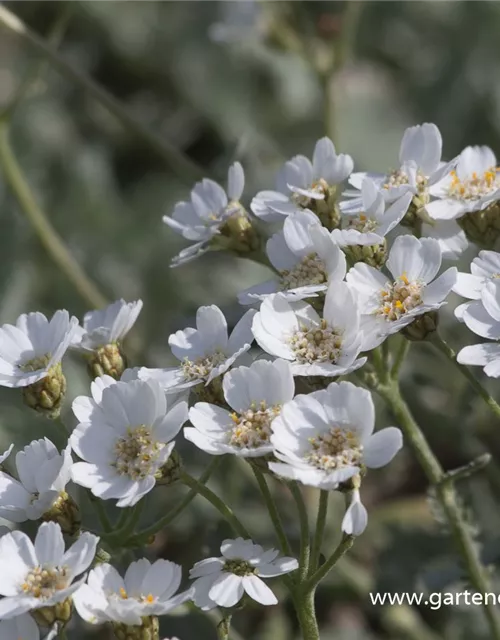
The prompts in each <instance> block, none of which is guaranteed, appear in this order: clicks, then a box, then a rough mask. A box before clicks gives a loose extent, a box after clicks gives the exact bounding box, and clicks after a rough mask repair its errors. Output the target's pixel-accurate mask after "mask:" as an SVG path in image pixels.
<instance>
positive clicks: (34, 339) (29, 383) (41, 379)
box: [0, 311, 78, 417]
mask: <svg viewBox="0 0 500 640" xmlns="http://www.w3.org/2000/svg"><path fill="white" fill-rule="evenodd" d="M77 327H78V319H77V318H75V317H71V318H70V316H69V314H68V312H67V311H56V312H55V314H54V315H53V316H52V318H51V319H50V320H47V318H46V317H45V316H44V315H43V313H39V312H35V313H28V314H23V315H22V316H19V318H18V319H17V322H16V325H15V326H14V325H11V324H4V325H3V327H1V328H0V385H2V386H4V387H12V388H18V387H23V388H24V399H25V402H26V403H27V404H28V405H29V406H30V407H32V408H33V409H36V410H37V411H39V412H41V413H46V414H47V415H48V416H49V417H56V416H57V415H59V411H60V407H61V404H62V401H63V399H64V393H65V390H66V379H65V378H64V376H63V374H62V368H61V360H62V358H63V356H64V354H65V353H66V350H67V349H68V347H69V346H70V343H71V341H72V339H73V336H74V335H75V332H76V331H77Z"/></svg>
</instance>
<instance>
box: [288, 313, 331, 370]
mask: <svg viewBox="0 0 500 640" xmlns="http://www.w3.org/2000/svg"><path fill="white" fill-rule="evenodd" d="M288 344H289V346H290V348H291V349H292V351H293V353H294V354H295V359H296V361H297V362H298V363H300V364H312V363H313V362H336V361H337V360H338V358H339V357H340V354H341V350H342V335H341V333H340V332H339V331H337V330H336V329H333V328H332V327H329V326H328V323H327V321H326V320H325V319H322V320H321V323H320V324H319V325H317V326H315V327H308V326H306V325H304V324H301V325H300V329H299V330H298V331H296V332H295V333H293V334H292V335H291V336H290V338H288Z"/></svg>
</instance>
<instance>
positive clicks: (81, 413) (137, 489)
mask: <svg viewBox="0 0 500 640" xmlns="http://www.w3.org/2000/svg"><path fill="white" fill-rule="evenodd" d="M91 393H92V397H91V398H89V397H86V396H80V397H78V398H76V400H75V401H74V402H73V413H74V414H75V416H76V417H77V418H78V420H79V424H78V425H77V427H76V428H75V429H74V431H73V433H72V434H71V437H70V442H71V446H72V448H73V450H74V451H75V452H76V453H77V454H78V455H79V456H80V458H82V460H84V462H77V463H75V464H74V465H73V467H72V470H71V474H72V479H73V481H74V482H76V483H77V484H80V485H82V486H83V487H87V488H88V489H90V490H91V491H92V493H93V494H94V495H95V496H97V497H98V498H101V499H102V500H109V499H110V498H113V499H117V500H118V502H117V506H119V507H131V506H133V505H134V504H136V503H137V502H138V501H139V500H140V499H141V498H142V497H143V496H144V495H145V494H146V493H148V492H149V491H151V489H152V488H153V487H154V486H155V484H156V480H157V479H158V478H160V477H161V473H162V471H161V469H162V467H163V466H164V465H165V464H166V463H167V461H168V459H169V456H170V454H171V453H172V450H173V448H174V446H175V443H174V441H173V439H174V438H175V436H176V435H177V433H178V432H179V430H180V428H181V427H182V425H183V424H184V422H185V421H186V419H187V403H186V402H182V401H181V402H178V403H177V404H175V405H174V406H173V407H172V408H170V409H168V407H167V400H166V396H165V393H164V392H163V390H162V389H161V387H160V385H159V384H158V383H157V382H156V381H154V380H150V381H148V382H146V381H143V380H133V381H131V382H116V381H115V380H114V379H113V378H111V377H110V376H103V377H101V378H97V379H96V380H95V381H94V382H93V383H92V385H91Z"/></svg>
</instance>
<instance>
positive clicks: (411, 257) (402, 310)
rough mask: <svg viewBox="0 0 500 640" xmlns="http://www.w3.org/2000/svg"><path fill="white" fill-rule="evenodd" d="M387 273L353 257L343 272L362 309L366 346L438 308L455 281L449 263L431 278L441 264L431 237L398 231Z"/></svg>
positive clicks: (444, 300)
mask: <svg viewBox="0 0 500 640" xmlns="http://www.w3.org/2000/svg"><path fill="white" fill-rule="evenodd" d="M386 266H387V268H388V270H389V272H390V274H391V276H392V277H391V278H389V277H387V276H385V275H384V274H383V273H381V272H380V271H378V270H377V269H374V268H372V267H370V266H368V265H366V264H361V263H358V264H356V265H355V266H354V267H353V268H352V269H350V270H349V272H348V273H347V278H346V279H347V283H348V285H349V287H350V288H351V289H352V291H353V292H354V293H355V295H356V297H357V300H358V304H359V308H360V312H361V314H362V320H361V327H362V329H363V332H364V334H365V342H364V348H365V349H372V348H374V347H376V346H377V345H379V344H380V343H381V342H383V341H384V340H385V338H386V337H387V336H388V335H391V334H393V333H396V332H398V331H400V330H401V329H403V328H404V327H406V326H408V325H409V324H410V323H411V322H413V321H414V320H415V318H416V317H417V316H419V315H422V314H424V313H427V312H428V311H432V310H436V309H439V307H441V306H442V305H443V304H446V297H447V296H448V294H449V293H450V291H451V289H452V287H453V286H454V284H455V281H456V274H457V270H456V268H455V267H451V268H450V269H448V270H447V271H445V272H444V273H443V274H441V276H439V277H438V278H437V279H435V280H434V278H435V277H436V275H437V273H438V271H439V269H440V267H441V250H440V248H439V244H438V242H437V241H436V240H433V239H431V238H424V239H422V240H418V239H417V238H415V237H414V236H409V235H405V236H399V237H398V238H396V240H395V241H394V244H393V245H392V247H391V250H390V252H389V258H388V260H387V264H386Z"/></svg>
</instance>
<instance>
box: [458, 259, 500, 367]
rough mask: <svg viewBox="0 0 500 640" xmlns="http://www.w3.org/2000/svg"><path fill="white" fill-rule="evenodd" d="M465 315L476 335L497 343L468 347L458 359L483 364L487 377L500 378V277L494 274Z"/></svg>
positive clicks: (463, 318)
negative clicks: (495, 276)
mask: <svg viewBox="0 0 500 640" xmlns="http://www.w3.org/2000/svg"><path fill="white" fill-rule="evenodd" d="M481 253H485V252H481ZM488 253H490V252H488ZM489 266H491V265H489ZM461 318H462V320H463V321H464V322H465V324H466V325H467V327H468V328H469V329H470V330H471V331H473V332H474V333H475V334H477V335H478V336H481V337H482V338H489V339H490V340H495V342H487V343H483V344H475V345H471V346H468V347H464V348H463V349H462V350H461V351H460V352H459V354H458V355H457V360H458V362H460V364H468V365H473V366H481V367H483V370H484V372H485V374H486V375H487V376H490V377H492V378H498V377H500V342H499V341H500V280H496V279H493V280H492V279H491V276H490V277H489V279H488V280H487V281H486V282H485V283H483V284H482V286H481V288H480V299H479V300H473V301H472V302H470V303H468V304H467V305H466V308H465V309H464V310H463V311H462V314H461Z"/></svg>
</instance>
